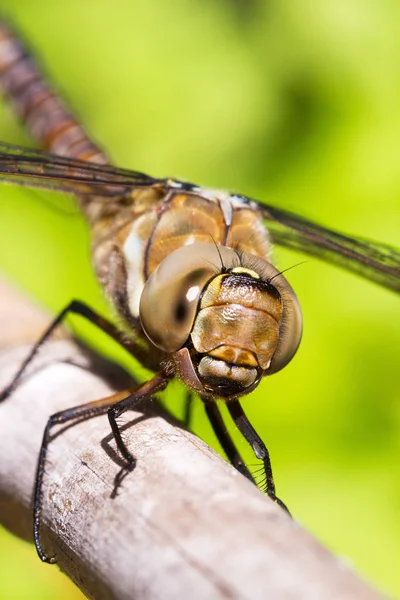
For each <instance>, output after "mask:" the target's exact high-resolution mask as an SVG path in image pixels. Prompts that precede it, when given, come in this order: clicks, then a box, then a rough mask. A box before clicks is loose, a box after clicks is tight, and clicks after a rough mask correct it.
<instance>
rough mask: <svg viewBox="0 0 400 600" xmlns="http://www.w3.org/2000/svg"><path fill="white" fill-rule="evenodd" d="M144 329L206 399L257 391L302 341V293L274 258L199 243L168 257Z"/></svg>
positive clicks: (151, 288) (147, 291)
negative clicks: (296, 291)
mask: <svg viewBox="0 0 400 600" xmlns="http://www.w3.org/2000/svg"><path fill="white" fill-rule="evenodd" d="M140 318H141V322H142V327H143V330H144V332H145V333H146V335H147V336H148V338H149V339H150V341H151V342H152V343H153V344H154V345H155V346H157V347H158V348H160V349H161V350H163V351H165V352H167V353H169V354H171V357H172V359H173V362H174V365H175V369H176V371H178V373H179V374H180V376H181V378H182V379H183V381H184V382H185V383H186V384H187V385H189V386H190V387H191V388H192V389H194V390H195V391H196V392H198V393H199V394H200V395H201V396H203V397H209V398H215V397H220V398H230V397H237V396H241V395H243V394H247V393H249V392H250V391H252V390H253V389H254V388H255V387H256V386H257V385H258V383H259V382H260V380H261V378H262V377H263V376H264V375H270V374H272V373H275V372H276V371H279V370H280V369H281V368H283V367H284V366H285V365H286V364H287V363H288V362H289V361H290V360H291V359H292V357H293V356H294V354H295V352H296V350H297V348H298V345H299V343H300V338H301V312H300V308H299V304H298V301H297V298H296V296H295V294H294V292H293V290H292V288H291V287H290V285H289V284H288V282H287V281H286V279H285V278H284V277H283V276H282V274H280V273H279V272H278V271H277V270H276V269H275V268H274V267H273V266H272V265H271V264H270V263H268V262H267V261H265V260H263V259H260V258H258V257H256V256H253V255H249V254H244V253H241V252H238V251H236V250H234V249H232V248H227V247H224V246H216V245H215V244H205V243H196V244H192V245H190V246H187V247H183V248H179V249H178V250H175V251H174V252H172V253H171V254H169V255H168V256H167V258H165V259H164V260H163V261H162V263H161V264H160V265H159V266H158V267H157V269H156V270H155V271H154V273H153V274H152V275H151V277H150V278H149V280H148V281H147V282H146V284H145V287H144V290H143V293H142V297H141V301H140Z"/></svg>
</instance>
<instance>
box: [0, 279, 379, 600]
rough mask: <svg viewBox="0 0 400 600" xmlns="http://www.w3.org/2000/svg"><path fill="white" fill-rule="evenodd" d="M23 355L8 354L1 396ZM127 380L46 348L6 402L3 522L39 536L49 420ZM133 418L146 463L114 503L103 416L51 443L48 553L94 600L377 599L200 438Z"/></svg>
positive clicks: (1, 450) (79, 355)
mask: <svg viewBox="0 0 400 600" xmlns="http://www.w3.org/2000/svg"><path fill="white" fill-rule="evenodd" d="M3 292H4V288H3V290H2V291H1V293H3ZM20 309H21V307H19V310H20ZM9 312H10V314H11V312H12V307H11V306H10V311H9ZM10 318H11V317H10ZM19 322H20V323H22V320H21V319H20V321H19ZM16 337H17V338H18V340H20V339H21V335H17V336H16ZM23 337H24V336H22V338H23ZM7 345H11V342H10V338H8V342H7ZM26 351H27V347H15V348H14V349H11V350H9V349H6V348H4V344H3V349H2V354H1V357H0V387H3V386H4V385H6V384H7V383H8V381H9V380H10V378H11V376H12V374H13V373H14V372H15V370H16V368H17V367H18V365H19V363H20V361H21V359H23V358H24V356H25V355H26ZM73 363H74V364H73ZM38 367H40V368H38ZM127 379H128V378H127V377H126V376H125V375H124V374H122V372H120V370H119V369H118V368H117V367H113V366H112V365H109V364H108V363H106V362H105V361H103V360H102V359H93V357H92V355H91V354H90V353H87V352H84V351H82V349H80V348H79V347H78V346H76V345H75V344H74V343H72V342H70V341H66V340H62V341H56V342H50V343H49V344H48V345H47V349H44V351H43V352H42V353H41V356H40V357H39V358H38V359H37V361H36V362H35V372H34V373H33V374H31V375H30V376H29V377H27V378H26V379H25V381H24V382H23V383H22V385H21V386H20V387H19V388H18V390H16V391H15V393H14V394H13V396H12V397H11V398H9V399H8V400H7V401H6V402H4V403H3V404H1V405H0V521H1V522H2V523H3V524H5V525H6V526H7V527H8V528H9V529H10V530H11V531H14V532H15V533H17V534H18V535H21V536H23V537H25V538H28V539H31V529H32V522H31V519H32V518H31V496H32V486H33V478H34V470H35V465H36V459H37V454H38V450H39V446H40V441H41V437H42V433H43V429H44V426H45V423H46V420H47V418H48V417H49V416H50V414H52V413H54V412H56V411H58V410H60V409H63V408H67V407H70V406H73V405H76V404H80V403H82V402H85V401H88V400H92V399H96V398H100V397H102V396H106V395H109V394H111V393H113V392H114V391H115V390H117V389H121V387H123V386H124V385H126V382H127ZM125 380H126V381H125ZM149 404H150V403H149ZM146 408H147V409H151V408H152V407H151V406H150V405H148V406H147V407H146ZM126 422H127V423H129V425H128V426H127V427H126V428H124V439H125V440H126V442H127V444H128V447H129V448H130V449H131V450H132V452H133V453H134V455H135V456H136V457H137V461H138V463H137V467H136V469H135V471H134V472H133V473H131V474H130V475H129V476H127V477H126V478H125V480H124V482H123V485H122V488H121V490H120V493H119V494H118V496H117V497H116V498H115V499H111V498H110V494H111V492H112V489H113V479H114V477H115V475H116V473H117V472H118V470H119V468H120V465H119V463H118V459H116V455H115V452H114V450H115V446H114V442H113V439H112V436H111V434H110V429H109V426H108V421H107V417H106V416H102V417H98V418H95V419H92V420H91V421H87V422H83V423H79V424H77V425H74V426H72V427H67V428H66V429H65V430H64V431H63V432H62V433H61V434H60V435H56V436H55V439H54V441H53V442H52V443H51V446H50V452H49V459H50V461H49V464H48V467H47V475H46V478H45V488H44V510H43V520H44V523H45V524H46V526H45V527H43V534H44V540H45V543H46V548H47V549H48V551H49V552H50V553H53V552H55V553H56V554H57V558H58V563H59V566H60V567H61V568H62V570H64V571H65V572H66V573H67V574H68V575H69V576H70V577H71V578H72V579H73V580H74V581H75V582H76V583H77V585H78V586H79V587H80V588H81V589H82V591H83V592H84V593H85V594H87V596H88V597H89V598H93V599H96V600H103V599H104V600H110V599H113V598H115V599H118V600H123V599H124V600H125V599H126V600H132V599H135V600H150V599H151V600H155V599H163V600H179V599H182V600H183V599H187V598H190V599H191V600H204V599H205V598H212V599H213V600H214V599H249V600H250V599H251V600H258V599H265V598H268V599H279V600H280V599H282V600H283V599H285V600H286V599H302V598H304V599H307V600H312V599H321V598H323V599H324V600H329V599H333V598H335V599H340V600H344V599H360V600H361V599H362V600H369V599H371V600H372V599H378V598H381V596H379V594H377V593H376V592H375V591H374V590H372V589H371V588H369V587H368V586H367V585H366V584H365V583H364V582H363V581H361V580H360V579H358V577H357V576H356V575H354V574H353V573H352V572H351V571H350V570H349V569H348V568H347V566H345V564H343V563H342V562H340V561H339V560H337V559H336V558H334V557H333V556H332V555H330V554H329V553H328V552H327V551H326V550H325V549H324V548H323V547H322V546H321V545H320V544H319V543H318V542H317V541H315V540H314V539H313V538H312V537H311V536H310V535H309V534H308V533H307V532H305V531H304V530H303V529H302V528H301V527H300V526H299V525H298V524H297V523H296V522H295V521H292V520H291V519H290V518H289V517H288V516H287V515H286V514H285V513H284V512H283V511H282V510H281V509H280V508H279V507H278V506H276V505H274V504H273V503H272V502H271V501H270V500H269V499H268V498H266V497H265V496H264V495H263V494H262V493H260V492H259V491H258V490H257V489H256V488H255V487H254V486H253V485H252V484H251V483H250V482H248V481H247V480H246V479H245V478H244V477H242V476H241V475H239V474H238V473H237V472H236V471H235V470H234V469H233V468H231V467H230V466H229V465H228V464H227V463H226V462H225V461H223V460H222V459H221V458H220V457H219V456H217V455H216V454H215V453H214V452H213V451H212V450H210V449H209V448H208V447H207V446H206V445H205V444H204V443H203V442H201V441H200V440H199V439H198V438H196V437H195V436H193V435H191V434H189V433H187V432H186V431H184V430H183V429H180V428H178V427H175V426H174V425H173V424H172V423H170V422H169V421H167V420H166V419H164V418H162V417H160V416H157V415H156V414H153V415H150V416H149V418H145V419H143V418H142V417H141V415H139V414H137V413H128V418H127V421H126ZM38 560H39V559H38ZM49 568H54V567H50V566H49Z"/></svg>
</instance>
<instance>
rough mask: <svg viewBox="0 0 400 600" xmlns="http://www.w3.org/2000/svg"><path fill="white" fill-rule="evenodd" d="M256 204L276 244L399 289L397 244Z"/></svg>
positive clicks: (397, 290)
mask: <svg viewBox="0 0 400 600" xmlns="http://www.w3.org/2000/svg"><path fill="white" fill-rule="evenodd" d="M256 204H257V208H258V209H259V210H260V211H261V213H262V216H263V218H264V219H265V222H266V226H267V228H268V230H269V231H270V233H271V237H272V240H273V242H275V243H276V244H280V245H281V246H286V247H288V248H292V249H294V250H299V251H300V252H305V253H306V254H310V255H311V256H317V257H318V258H322V259H323V260H326V261H328V262H330V263H333V264H335V265H338V266H339V267H343V268H345V269H348V270H349V271H353V272H354V273H357V274H359V275H361V276H363V277H366V278H367V279H370V280H371V281H374V282H375V283H379V284H380V285H382V286H383V287H386V288H388V289H390V290H394V291H395V292H400V251H399V250H397V249H396V248H393V247H392V246H389V245H387V244H381V243H379V242H372V241H369V240H363V239H359V238H358V239H357V238H351V237H347V236H345V235H342V234H340V233H336V232H335V231H331V230H330V229H326V228H325V227H321V226H320V225H316V224H315V223H311V222H310V221H307V220H306V219H303V218H302V217H299V216H297V215H295V214H293V213H290V212H287V211H284V210H280V209H277V208H274V207H273V206H268V205H265V204H261V203H260V202H256Z"/></svg>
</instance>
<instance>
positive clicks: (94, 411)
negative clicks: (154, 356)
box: [33, 388, 136, 563]
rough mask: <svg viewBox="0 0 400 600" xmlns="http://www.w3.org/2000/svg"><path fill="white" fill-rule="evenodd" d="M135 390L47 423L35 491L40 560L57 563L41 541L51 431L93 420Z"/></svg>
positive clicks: (56, 416)
mask: <svg viewBox="0 0 400 600" xmlns="http://www.w3.org/2000/svg"><path fill="white" fill-rule="evenodd" d="M135 389H136V388H129V389H127V390H124V391H121V392H117V393H116V394H113V395H112V396H108V397H107V398H101V399H100V400H95V401H93V402H88V403H87V404H82V405H80V406H75V407H73V408H68V409H67V410H63V411H60V412H58V413H55V414H54V415H52V416H51V417H50V418H49V420H48V421H47V424H46V427H45V430H44V433H43V439H42V445H41V447H40V453H39V459H38V463H37V468H36V477H35V490H34V498H33V539H34V542H35V547H36V550H37V553H38V555H39V558H40V559H41V560H42V561H43V562H47V563H54V562H56V559H55V557H54V556H52V557H50V556H48V555H47V554H46V552H45V551H44V549H43V546H42V543H41V540H40V528H41V513H42V503H43V478H44V473H45V465H46V457H47V450H48V446H49V442H50V441H51V431H52V429H53V427H54V426H55V425H62V424H64V423H68V422H69V421H73V420H85V419H91V418H92V417H97V416H98V415H102V414H104V413H106V412H107V410H108V409H109V408H110V406H112V405H113V404H115V403H116V402H120V401H121V400H123V399H124V398H126V397H130V396H132V394H133V393H134V391H135Z"/></svg>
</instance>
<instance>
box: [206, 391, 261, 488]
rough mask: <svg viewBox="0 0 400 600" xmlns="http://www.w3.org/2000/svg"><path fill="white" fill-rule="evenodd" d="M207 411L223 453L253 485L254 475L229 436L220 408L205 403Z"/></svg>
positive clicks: (210, 403)
mask: <svg viewBox="0 0 400 600" xmlns="http://www.w3.org/2000/svg"><path fill="white" fill-rule="evenodd" d="M205 409H206V413H207V416H208V419H209V421H210V424H211V427H212V428H213V430H214V433H215V435H216V436H217V438H218V441H219V443H220V444H221V446H222V449H223V451H224V452H225V454H226V456H227V457H228V460H229V461H230V462H231V463H232V465H233V466H234V467H235V469H237V470H238V471H239V473H242V475H244V476H245V477H247V479H250V481H251V482H252V483H255V481H254V478H253V476H252V474H251V473H250V471H249V470H248V468H247V467H246V465H245V463H244V461H243V459H242V457H241V456H240V454H239V452H238V450H237V448H236V446H235V443H234V441H233V440H232V438H231V436H230V435H229V433H228V431H227V429H226V426H225V423H224V421H223V419H222V416H221V413H220V411H219V408H218V406H217V405H216V404H215V403H212V402H205Z"/></svg>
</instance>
